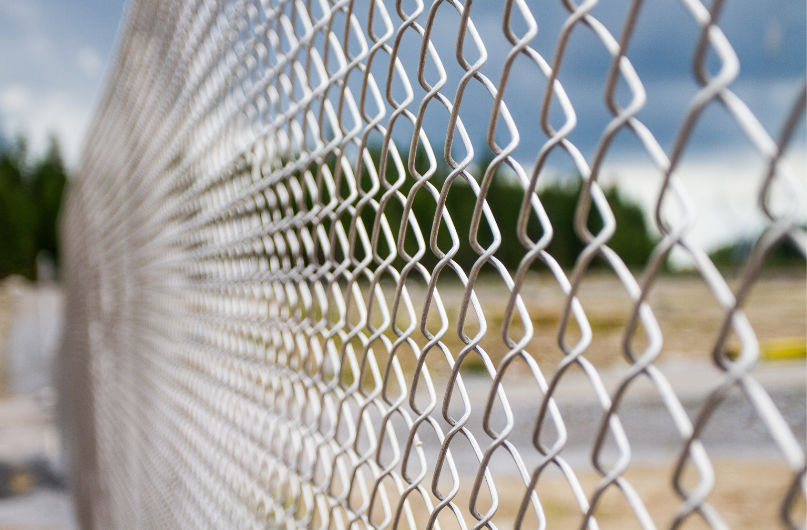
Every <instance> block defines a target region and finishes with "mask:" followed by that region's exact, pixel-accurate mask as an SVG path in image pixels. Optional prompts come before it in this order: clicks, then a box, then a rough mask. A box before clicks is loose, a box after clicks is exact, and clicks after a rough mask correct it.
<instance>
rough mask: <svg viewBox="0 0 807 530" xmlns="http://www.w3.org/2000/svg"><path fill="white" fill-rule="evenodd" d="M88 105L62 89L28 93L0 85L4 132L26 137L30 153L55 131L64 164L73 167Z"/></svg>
mask: <svg viewBox="0 0 807 530" xmlns="http://www.w3.org/2000/svg"><path fill="white" fill-rule="evenodd" d="M90 110H91V109H90V105H89V104H88V103H83V102H81V101H79V100H77V99H76V98H75V97H73V96H72V95H71V94H69V93H67V92H64V91H62V90H58V89H57V90H49V91H46V92H43V93H31V92H30V91H26V90H25V89H24V88H22V87H19V86H10V87H6V88H5V89H3V88H0V111H2V117H3V121H2V125H3V126H4V129H5V131H4V133H5V135H6V136H8V137H10V136H13V135H15V134H18V133H22V134H24V135H25V136H27V137H28V140H29V146H30V148H31V152H33V153H41V152H43V151H44V149H45V148H46V147H47V142H48V136H49V135H50V134H56V136H57V138H58V139H59V141H60V142H61V145H62V152H63V153H64V155H65V160H66V162H67V164H68V165H69V166H71V167H76V165H77V164H78V161H79V157H80V154H81V153H80V150H81V145H82V141H83V139H84V134H85V131H86V129H87V123H88V120H89V115H90Z"/></svg>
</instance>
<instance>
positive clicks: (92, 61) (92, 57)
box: [76, 48, 103, 77]
mask: <svg viewBox="0 0 807 530" xmlns="http://www.w3.org/2000/svg"><path fill="white" fill-rule="evenodd" d="M76 65H77V66H78V69H79V70H81V71H82V72H83V73H84V75H86V76H87V77H95V76H96V74H98V72H99V71H101V67H102V66H103V62H102V61H101V56H100V55H98V52H97V51H95V50H94V49H92V48H82V49H80V50H79V52H78V56H77V57H76Z"/></svg>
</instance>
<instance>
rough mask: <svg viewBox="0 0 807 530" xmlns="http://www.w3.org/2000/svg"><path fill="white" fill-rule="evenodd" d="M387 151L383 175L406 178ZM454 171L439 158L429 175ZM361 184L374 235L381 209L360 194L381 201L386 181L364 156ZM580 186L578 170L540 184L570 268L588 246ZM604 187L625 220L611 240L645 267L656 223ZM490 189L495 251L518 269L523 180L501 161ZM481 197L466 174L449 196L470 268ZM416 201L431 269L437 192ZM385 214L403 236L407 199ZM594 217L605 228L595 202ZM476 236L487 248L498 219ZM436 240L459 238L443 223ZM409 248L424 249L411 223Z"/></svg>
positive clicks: (342, 185)
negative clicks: (582, 233)
mask: <svg viewBox="0 0 807 530" xmlns="http://www.w3.org/2000/svg"><path fill="white" fill-rule="evenodd" d="M367 151H368V153H369V155H370V158H371V159H372V161H373V166H374V167H375V168H376V170H379V168H380V160H381V156H382V155H381V148H380V147H379V146H373V145H371V146H369V147H368V148H367ZM388 158H389V161H388V163H387V166H386V171H385V173H386V175H385V176H384V177H383V178H385V179H386V181H387V182H388V183H392V182H395V181H396V180H400V176H399V173H398V169H397V167H396V165H395V164H394V163H393V161H392V157H391V156H390V157H388ZM401 158H402V161H403V166H404V171H405V176H404V178H403V181H402V183H401V184H400V188H399V190H400V193H402V194H403V195H404V196H408V195H409V193H410V190H412V187H413V186H414V185H415V183H416V179H415V177H413V176H412V175H411V173H410V171H409V168H408V167H407V160H408V155H407V154H406V153H405V152H404V153H402V154H401ZM492 160H493V155H492V153H490V152H489V151H488V152H487V153H485V154H483V155H482V156H481V157H479V159H478V160H477V161H476V163H475V164H473V165H472V166H471V167H470V173H471V174H472V175H473V178H474V180H475V181H476V182H477V183H481V180H482V176H483V175H484V174H485V173H486V171H487V170H488V168H489V166H490V164H491V162H492ZM326 164H327V166H328V169H329V170H330V172H331V173H332V174H334V175H337V181H336V185H337V186H338V192H339V195H340V196H341V197H343V198H345V197H348V196H349V195H350V193H351V190H350V189H349V188H350V186H348V184H347V182H348V181H347V179H346V178H345V177H344V176H341V177H340V176H338V174H337V172H336V159H335V157H333V156H332V157H331V158H329V159H328V160H327V161H326ZM414 165H415V170H416V171H417V172H418V173H420V174H425V173H426V171H427V170H428V168H429V162H428V158H427V156H426V153H425V152H422V150H419V151H418V153H417V154H416V157H415V164H414ZM354 166H355V164H354ZM308 169H309V171H311V172H312V174H314V175H316V174H317V168H316V166H311V167H309V168H308ZM340 173H341V172H340ZM450 173H451V169H450V167H449V166H448V165H447V164H445V163H438V164H437V167H436V168H435V171H434V174H433V175H432V176H431V177H430V178H429V182H430V183H431V184H433V185H434V186H435V188H436V189H437V190H438V191H439V190H441V189H442V188H443V186H444V184H445V183H446V181H447V179H448V178H449V176H450ZM379 178H382V177H379ZM357 186H358V188H359V190H360V191H359V195H360V196H359V197H358V198H357V199H356V200H355V201H354V203H355V204H357V205H358V204H359V203H360V202H364V203H365V205H364V206H363V207H361V208H360V212H359V215H360V217H361V219H362V222H363V224H364V226H365V227H366V230H367V231H368V236H369V235H370V234H369V232H370V231H371V230H372V227H373V223H374V218H375V216H376V210H375V208H373V207H372V206H371V205H370V204H369V203H368V202H367V201H366V199H365V200H363V201H360V199H362V197H366V196H367V195H368V194H371V195H372V199H374V200H375V202H376V203H379V204H380V203H381V202H382V198H383V196H384V193H385V192H386V191H387V188H385V187H384V186H383V185H381V186H377V188H378V189H377V190H376V191H375V192H374V193H371V190H372V189H373V188H374V186H373V179H372V178H371V176H370V173H369V171H368V169H367V166H366V164H363V169H362V172H361V176H360V177H359V178H358V179H357ZM581 193H582V179H581V178H580V177H579V176H571V175H570V176H569V177H568V178H565V179H558V180H556V181H553V182H552V183H550V184H547V185H546V186H543V187H541V188H540V189H539V190H538V192H537V194H538V198H539V199H540V201H541V204H542V205H543V207H544V209H545V211H546V213H547V216H548V217H549V220H550V222H551V225H552V231H553V237H552V240H551V242H550V243H549V245H548V247H547V248H546V250H547V252H548V253H549V254H550V255H552V257H553V258H555V260H557V262H558V263H559V265H560V266H561V267H563V268H565V269H570V268H572V267H573V266H574V264H575V261H576V260H577V258H578V256H579V255H580V253H581V251H582V250H583V248H584V247H585V244H584V243H583V241H582V240H581V239H580V237H579V236H578V234H577V231H576V230H575V226H574V220H575V215H576V209H577V205H578V202H579V199H580V194H581ZM605 195H606V198H607V199H608V203H609V206H610V208H611V210H612V212H613V215H614V217H615V219H616V224H617V227H618V228H617V230H616V233H615V234H614V235H613V237H612V238H611V239H610V240H609V242H608V246H609V247H610V248H611V249H612V250H614V251H615V252H616V253H617V254H618V255H619V256H620V257H621V258H622V260H623V261H624V262H625V264H626V265H627V266H628V267H631V268H641V267H643V266H644V265H645V264H646V263H647V261H648V259H649V257H650V253H651V252H652V250H653V247H654V245H655V244H656V243H657V241H658V238H657V237H656V236H655V235H654V234H653V233H652V232H651V230H650V228H649V225H648V223H647V221H646V216H645V213H644V211H643V210H642V208H641V207H640V206H639V205H638V204H636V203H634V202H632V201H630V200H629V199H627V198H625V197H624V196H623V195H622V194H621V193H620V192H619V191H618V190H617V189H616V188H615V187H610V188H607V189H606V190H605ZM486 197H487V202H488V205H489V207H490V210H491V212H492V214H493V218H494V219H495V223H496V227H497V229H498V231H499V233H500V236H501V243H500V245H499V247H498V249H497V250H496V251H495V253H494V256H495V257H496V258H497V259H498V260H499V261H500V262H501V263H502V264H503V265H504V266H505V267H507V268H508V269H510V270H515V269H516V268H517V267H518V265H519V263H520V262H521V260H522V258H523V257H524V255H525V254H526V252H527V249H526V248H525V247H524V245H523V244H522V243H521V241H520V240H519V238H518V219H519V212H520V210H521V206H522V202H523V200H524V188H523V186H522V185H521V184H520V183H519V182H518V181H517V180H516V178H515V176H514V175H511V174H508V172H507V170H505V169H504V165H500V166H499V167H497V168H496V170H495V172H494V174H493V177H492V179H491V183H490V187H489V189H488V191H487V195H486ZM328 199H329V198H328V197H324V198H323V200H324V202H327V200H328ZM476 204H477V196H476V193H475V192H474V189H473V188H472V187H471V185H470V184H469V183H468V182H467V181H466V180H465V179H464V178H463V177H459V178H457V179H455V180H454V181H453V182H452V183H451V184H450V189H449V191H448V193H447V195H446V200H445V210H446V211H447V212H448V214H449V216H450V217H451V220H452V223H453V225H454V228H455V230H456V233H457V239H458V243H459V245H458V248H457V249H456V254H455V255H454V256H453V260H454V261H455V262H456V263H457V264H458V265H460V266H461V267H462V268H463V269H464V270H465V271H468V270H470V268H471V267H472V266H473V265H474V263H475V262H476V261H477V259H478V258H479V253H477V251H476V250H474V248H473V247H472V246H471V242H470V238H469V234H470V232H471V223H472V220H473V218H474V209H475V207H476ZM411 208H412V212H413V213H414V215H415V217H416V218H417V220H418V223H419V224H420V230H421V235H422V238H423V240H424V242H425V247H426V249H425V254H424V255H423V256H422V257H421V258H420V260H419V261H420V263H422V264H423V265H424V266H425V267H427V268H430V269H431V268H433V267H434V266H435V265H436V264H437V262H438V261H439V258H438V255H437V254H436V253H435V252H433V250H432V249H431V248H430V245H429V237H430V234H431V231H432V220H433V219H434V217H435V213H436V211H437V204H436V201H435V199H434V196H433V195H432V193H430V192H429V191H427V190H426V189H423V188H421V189H419V190H417V192H416V194H415V196H414V198H413V201H412V206H411ZM384 215H385V216H386V218H387V221H388V223H389V225H390V230H391V232H392V237H393V238H397V237H398V232H399V227H400V225H401V219H402V216H403V207H402V205H401V203H400V201H399V200H390V201H388V202H387V203H386V205H385V206H384ZM587 222H588V229H589V230H590V231H591V232H592V233H594V234H596V233H597V232H599V231H600V230H601V228H602V220H601V219H600V217H599V215H598V214H597V211H596V208H594V207H592V208H590V211H589V214H588V221H587ZM527 234H528V236H529V237H530V238H531V239H532V241H537V240H538V239H539V238H540V237H541V235H542V228H541V226H540V223H539V222H538V219H537V217H536V216H535V215H534V214H531V216H530V218H529V221H528V224H527ZM477 241H478V243H479V244H480V245H481V247H483V248H488V247H489V246H490V245H491V243H492V242H493V232H492V230H491V226H489V225H488V223H487V221H486V220H485V219H484V216H483V217H482V221H481V223H480V226H479V229H478V233H477ZM436 242H437V247H438V248H439V249H440V251H442V252H447V251H448V250H449V249H450V248H451V247H452V245H453V244H455V242H454V241H453V240H452V238H451V236H450V233H449V230H448V228H447V226H446V225H445V223H441V226H440V227H439V229H438V231H437V239H436ZM360 247H361V245H357V246H356V253H357V254H359V255H356V256H354V257H355V258H357V259H362V258H363V249H361V248H360ZM404 249H405V250H406V253H407V254H409V255H410V256H411V255H414V254H415V252H416V251H417V249H418V245H417V239H416V238H415V236H414V234H413V233H412V229H411V228H407V232H406V237H405V239H404ZM389 250H390V249H388V248H387V244H386V242H385V241H384V238H379V243H378V253H379V255H381V256H385V255H388V254H389ZM541 263H542V262H541V260H535V261H534V262H533V265H532V266H533V267H534V268H540V267H541ZM394 265H395V266H396V267H397V268H399V269H400V267H402V266H403V265H404V261H403V259H402V258H398V261H397V262H396V263H394ZM604 265H605V262H604V260H602V258H599V257H597V258H595V260H594V262H593V263H592V267H601V266H604ZM483 271H484V268H483Z"/></svg>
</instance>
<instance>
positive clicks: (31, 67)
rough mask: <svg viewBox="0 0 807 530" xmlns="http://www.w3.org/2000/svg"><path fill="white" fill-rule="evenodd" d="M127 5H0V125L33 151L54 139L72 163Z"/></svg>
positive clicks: (76, 1) (80, 1) (20, 1)
mask: <svg viewBox="0 0 807 530" xmlns="http://www.w3.org/2000/svg"><path fill="white" fill-rule="evenodd" d="M123 9H124V2H122V1H121V0H0V50H2V53H0V127H1V129H0V130H2V134H3V136H4V137H5V138H6V139H10V138H13V137H14V136H15V135H17V134H18V133H23V134H25V135H26V136H27V137H28V138H29V139H30V143H31V147H32V150H34V151H40V150H42V149H43V147H44V145H45V143H46V139H47V136H48V135H49V134H50V133H53V134H56V135H57V136H58V138H59V140H60V141H61V143H62V145H63V148H64V151H65V153H66V156H67V157H68V160H69V162H70V163H71V165H74V164H75V163H76V161H77V158H78V153H79V150H80V145H81V140H82V137H83V134H84V132H85V129H86V125H87V122H88V120H89V117H90V115H91V113H92V109H93V103H94V99H95V97H96V94H97V93H98V91H99V88H100V85H101V82H102V79H103V75H104V70H105V68H106V65H107V63H108V62H109V60H110V58H111V56H112V52H113V48H114V43H115V34H116V33H117V29H118V24H119V22H120V19H121V17H122V14H123Z"/></svg>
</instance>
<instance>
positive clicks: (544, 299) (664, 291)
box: [377, 271, 807, 371]
mask: <svg viewBox="0 0 807 530" xmlns="http://www.w3.org/2000/svg"><path fill="white" fill-rule="evenodd" d="M801 272H803V271H790V273H789V274H780V275H777V276H771V277H763V278H762V279H761V280H760V281H759V282H758V283H757V284H756V286H755V287H754V289H753V291H752V292H751V295H750V297H749V299H748V300H747V301H746V303H745V304H744V308H745V311H746V314H747V316H748V318H749V320H750V322H751V324H752V325H753V326H754V330H755V332H756V334H757V337H758V338H759V340H760V341H761V342H762V343H763V344H764V343H765V342H766V341H768V340H771V339H780V338H784V337H790V338H794V337H795V340H796V341H799V342H803V341H804V338H805V337H806V336H807V283H806V282H805V275H804V274H801ZM499 284H501V285H499ZM732 287H733V288H736V285H732ZM438 289H439V292H440V295H441V297H442V301H443V304H444V306H445V308H446V315H447V319H448V330H447V332H446V334H445V335H444V337H443V338H442V343H443V344H444V345H445V346H447V347H448V348H449V350H450V351H451V352H452V354H453V355H455V356H456V355H457V353H459V351H460V350H461V349H462V348H463V347H464V346H465V342H463V341H462V340H461V339H460V337H459V335H458V333H457V321H458V317H459V310H460V304H461V301H462V297H463V288H462V286H461V285H460V284H459V283H457V282H444V283H441V284H440V285H439V287H438ZM384 290H385V295H387V299H388V300H391V299H392V296H393V294H394V291H393V288H391V287H390V288H389V291H390V292H389V293H387V292H386V291H387V290H388V288H387V287H384ZM475 290H476V293H477V295H478V297H479V301H480V303H481V306H482V308H483V311H484V315H485V321H486V325H487V332H486V334H485V336H484V338H483V339H482V342H481V347H482V348H483V349H484V350H485V351H486V352H487V354H488V355H489V356H490V357H491V359H492V360H493V362H494V364H496V363H497V362H498V360H500V359H501V358H502V357H503V356H504V355H505V354H506V353H507V352H508V347H507V346H506V344H505V343H504V341H503V340H502V338H501V330H502V326H503V325H504V317H505V309H506V305H507V302H508V292H507V289H506V287H505V286H504V285H503V282H501V280H496V279H495V278H493V277H483V278H481V279H480V280H479V281H478V283H477V286H476V289H475ZM409 292H410V295H411V296H412V298H413V302H414V306H415V311H416V312H420V311H421V310H422V308H423V301H424V299H425V290H424V289H423V288H422V287H421V286H413V287H411V288H410V289H409ZM521 293H522V296H523V300H524V302H525V304H526V306H527V310H528V311H529V315H530V319H531V324H532V326H533V328H534V335H533V337H532V339H531V340H530V342H529V345H528V346H527V348H526V350H527V351H528V352H529V353H530V354H531V355H532V356H533V357H534V358H535V359H536V360H537V361H538V363H539V364H540V365H541V367H542V369H551V368H552V367H554V366H555V365H556V364H557V363H558V362H559V361H560V360H561V359H562V358H563V352H562V350H561V349H560V348H559V346H558V333H559V330H560V326H561V317H562V315H563V312H564V307H565V303H566V297H565V296H564V295H563V293H562V292H561V290H560V288H559V287H558V286H557V283H556V282H555V280H554V279H553V278H551V277H549V276H547V275H539V274H534V275H532V276H530V277H529V278H528V280H527V282H526V284H525V285H524V287H523V289H522V291H521ZM578 296H579V299H580V301H581V303H582V305H583V308H584V310H585V313H586V317H587V319H588V323H589V325H590V326H591V328H592V333H593V339H592V342H591V345H590V346H589V347H588V349H587V350H586V354H585V355H586V358H587V359H588V360H589V361H591V362H592V363H593V364H594V365H595V366H597V367H607V366H617V365H620V364H623V365H624V364H625V363H626V357H625V354H624V353H623V342H624V337H625V333H626V326H627V323H628V321H629V319H630V317H631V312H632V311H633V302H632V301H631V300H630V298H629V297H628V296H627V294H626V292H625V290H624V288H623V287H622V285H621V284H620V283H619V282H618V281H617V280H616V278H615V277H614V276H613V275H608V274H606V273H598V272H597V273H590V274H589V275H588V276H587V277H586V278H585V280H584V281H583V284H582V285H581V288H580V291H579V294H578ZM648 303H649V304H650V306H651V308H652V309H653V314H654V315H655V318H656V319H657V321H658V324H659V327H660V329H661V331H662V334H663V336H664V347H663V350H662V353H661V355H660V357H659V360H661V361H664V360H675V359H701V360H705V361H706V360H708V359H709V358H710V356H711V350H712V347H713V345H714V343H715V340H716V338H717V336H718V333H719V330H720V328H721V327H722V325H723V321H724V319H725V318H726V311H725V310H724V309H722V308H721V307H720V306H719V305H718V303H717V302H716V301H715V298H714V296H713V295H712V293H711V292H710V291H709V289H708V287H707V286H706V285H705V284H704V283H703V281H702V280H701V279H700V278H699V277H696V276H689V275H682V276H662V277H660V278H658V280H657V281H656V283H655V285H654V286H653V289H652V291H651V294H650V296H649V298H648ZM472 313H473V311H472V310H469V316H468V317H467V319H466V320H467V321H466V328H465V330H466V333H467V334H468V335H469V336H473V334H475V333H476V332H477V331H478V329H479V324H478V322H477V320H476V318H475V316H473V314H472ZM428 323H429V324H428V328H429V330H430V331H431V332H433V333H434V332H436V331H437V330H438V329H439V327H440V319H439V317H438V314H437V311H436V310H435V309H434V307H433V308H432V309H431V311H430V314H429V318H428ZM408 324H409V323H408V321H407V319H406V318H401V319H400V320H399V322H398V325H399V327H401V328H405V327H406V326H407V325H408ZM523 329H524V326H523V324H522V323H521V322H520V321H519V320H518V319H517V318H516V319H514V320H513V321H512V322H511V332H510V336H511V337H512V338H513V339H515V340H518V339H519V338H520V337H521V336H522V335H523ZM387 335H388V337H389V338H390V339H394V338H395V337H394V336H393V334H392V333H391V332H389V333H387ZM579 336H580V335H579V328H578V325H577V323H576V322H575V321H574V320H571V321H570V323H569V325H568V329H567V331H566V334H565V342H566V343H567V344H569V345H574V344H575V343H576V342H577V341H578V339H579ZM412 338H413V339H414V340H415V341H416V342H417V344H418V346H419V347H423V346H424V345H425V344H426V340H425V338H424V337H423V335H422V334H421V332H420V328H419V322H418V328H417V330H416V331H415V333H414V334H413V336H412ZM733 343H734V341H733V339H732V340H730V341H729V346H732V345H733ZM644 347H645V339H644V331H643V330H642V329H639V330H638V331H637V333H636V336H635V337H634V339H633V342H632V349H633V351H635V352H641V351H642V350H643V349H644ZM432 351H433V352H434V353H430V357H433V358H434V359H435V362H434V367H433V368H434V369H437V370H438V371H440V368H441V365H443V364H444V361H442V360H438V359H441V358H442V354H440V353H439V352H438V351H437V349H434V350H432ZM403 352H404V353H403V354H401V355H400V356H399V358H400V360H401V362H402V364H403V365H404V366H405V367H406V366H409V365H413V364H414V355H413V354H412V353H411V352H409V351H408V349H406V348H404V349H403ZM377 353H378V352H377ZM379 362H382V363H383V359H379ZM464 367H465V368H466V369H468V370H470V371H481V370H483V369H484V367H483V365H482V363H481V361H480V360H479V357H478V356H469V357H468V358H467V359H466V360H465V363H464ZM514 368H515V367H514Z"/></svg>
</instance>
